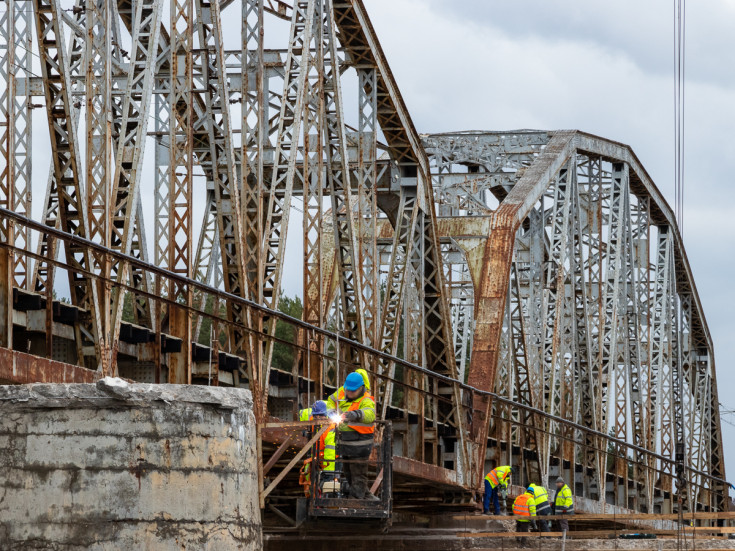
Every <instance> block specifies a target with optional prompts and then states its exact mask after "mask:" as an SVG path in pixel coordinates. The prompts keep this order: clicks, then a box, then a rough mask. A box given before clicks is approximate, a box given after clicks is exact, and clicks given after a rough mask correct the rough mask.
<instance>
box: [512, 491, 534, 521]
mask: <svg viewBox="0 0 735 551" xmlns="http://www.w3.org/2000/svg"><path fill="white" fill-rule="evenodd" d="M513 514H514V515H518V516H519V517H521V518H519V519H518V521H519V522H528V521H529V520H531V518H530V517H535V516H536V503H535V502H534V500H533V495H532V494H530V493H528V492H526V493H525V494H521V495H519V496H518V497H517V498H516V499H515V501H514V502H513Z"/></svg>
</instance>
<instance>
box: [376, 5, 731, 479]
mask: <svg viewBox="0 0 735 551" xmlns="http://www.w3.org/2000/svg"><path fill="white" fill-rule="evenodd" d="M365 4H366V6H367V8H368V12H369V14H370V17H371V19H372V21H373V24H374V26H375V29H376V31H377V33H378V36H379V38H380V41H381V43H382V45H383V49H384V50H385V53H386V56H387V58H388V61H389V63H390V66H391V68H392V70H393V73H394V75H395V77H396V80H397V81H398V85H399V87H400V89H401V92H402V94H403V98H404V100H405V102H406V104H407V106H408V109H409V111H410V113H411V116H412V117H413V121H414V123H415V125H416V127H417V129H418V131H419V132H422V133H424V132H444V131H451V130H470V129H477V130H509V129H516V128H540V129H551V130H554V129H563V128H576V129H580V130H584V131H588V132H592V133H594V134H599V135H601V136H604V137H606V138H610V139H613V140H617V141H621V142H623V143H627V144H629V145H630V146H632V148H633V150H634V151H635V152H636V153H637V154H638V156H639V158H640V159H641V161H642V163H643V165H644V166H645V167H646V169H647V170H648V172H649V174H650V175H651V177H652V178H653V179H654V181H655V182H656V184H657V185H658V187H659V188H660V189H661V191H662V192H663V193H664V195H665V196H666V198H667V199H668V200H669V202H670V203H671V204H673V196H674V186H673V173H674V171H673V168H674V156H673V155H674V148H673V128H674V120H673V112H674V111H673V1H672V0H647V1H645V2H640V1H635V0H617V1H616V2H602V1H590V0H553V1H541V0H512V1H505V2H501V1H498V0H463V1H462V2H457V1H454V0H365ZM686 23H687V43H686V44H687V72H686V77H687V83H686V174H685V186H686V189H685V213H684V241H685V244H686V247H687V253H688V255H689V260H690V262H691V264H692V269H693V271H694V275H695V280H696V283H697V288H698V290H699V294H700V297H701V299H702V302H703V303H704V308H705V312H706V315H707V319H708V322H709V327H710V330H711V332H712V335H713V337H714V342H715V354H716V362H717V363H716V365H717V374H718V387H719V395H720V401H721V402H722V403H723V404H724V406H725V407H726V408H728V409H731V410H735V395H733V393H732V392H730V391H729V389H732V388H735V373H733V369H732V367H733V357H735V321H733V317H734V316H735V284H734V283H733V274H735V186H733V174H734V173H735V149H734V146H735V139H734V138H733V129H734V128H735V67H734V64H733V55H732V52H733V51H735V32H733V31H734V30H735V0H698V1H697V2H689V3H688V4H687V20H686ZM726 421H729V422H735V416H732V415H729V416H723V439H724V441H725V452H726V458H727V459H726V466H727V472H728V474H729V478H731V479H735V427H734V426H732V425H729V424H727V423H726Z"/></svg>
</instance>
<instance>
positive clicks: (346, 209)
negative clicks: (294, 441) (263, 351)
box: [318, 0, 365, 363]
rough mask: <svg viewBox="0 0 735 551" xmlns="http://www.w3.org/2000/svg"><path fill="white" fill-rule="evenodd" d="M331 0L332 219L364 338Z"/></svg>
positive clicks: (348, 303) (342, 277)
mask: <svg viewBox="0 0 735 551" xmlns="http://www.w3.org/2000/svg"><path fill="white" fill-rule="evenodd" d="M332 10H333V8H332V2H331V0H326V1H325V3H324V4H323V6H322V17H321V21H320V25H321V27H322V30H321V33H320V35H318V36H320V38H321V40H322V43H323V44H322V48H321V50H322V53H323V56H324V130H325V132H326V136H325V147H326V158H327V180H328V182H329V188H330V197H331V200H332V219H333V221H334V228H335V245H336V249H337V273H338V276H339V285H340V293H339V298H340V301H341V307H342V311H343V316H344V328H343V329H344V331H345V333H346V336H347V337H349V338H351V339H354V340H357V341H359V342H365V327H364V325H363V315H362V312H363V305H362V298H363V297H362V277H361V276H360V266H359V247H358V235H357V226H356V224H355V211H354V207H353V205H354V200H355V198H356V195H357V194H356V190H355V189H353V186H352V178H351V177H350V176H351V174H350V166H349V161H348V153H347V135H346V129H345V124H344V119H343V108H342V86H341V84H340V77H341V72H340V63H339V58H338V56H337V38H336V29H335V27H334V25H333V20H334V15H333V11H332ZM345 352H346V353H347V354H348V356H346V359H348V360H349V361H351V362H353V363H355V362H357V361H358V355H357V353H356V352H355V351H354V350H352V349H348V348H347V347H345Z"/></svg>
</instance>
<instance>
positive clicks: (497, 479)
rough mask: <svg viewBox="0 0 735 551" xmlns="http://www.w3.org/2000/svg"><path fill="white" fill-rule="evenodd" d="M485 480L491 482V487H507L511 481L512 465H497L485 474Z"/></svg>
mask: <svg viewBox="0 0 735 551" xmlns="http://www.w3.org/2000/svg"><path fill="white" fill-rule="evenodd" d="M485 480H487V481H488V482H489V483H490V487H491V488H497V487H498V486H502V487H503V488H507V487H508V482H510V465H503V466H502V467H495V468H494V469H493V470H492V471H490V472H489V473H487V474H486V475H485Z"/></svg>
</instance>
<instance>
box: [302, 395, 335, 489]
mask: <svg viewBox="0 0 735 551" xmlns="http://www.w3.org/2000/svg"><path fill="white" fill-rule="evenodd" d="M326 419H327V403H326V402H325V401H324V400H317V401H316V402H314V404H313V405H312V406H311V407H310V408H306V409H302V410H300V411H299V421H315V420H316V421H324V420H326ZM335 427H336V425H334V424H332V425H330V427H329V429H328V430H327V431H325V432H324V434H322V435H321V437H320V438H319V459H320V461H319V470H320V471H321V472H323V473H327V474H328V475H330V474H332V473H333V472H334V467H335V460H336V455H337V451H336V448H335V443H334V436H335V435H334V429H335ZM313 428H314V427H312V429H313ZM312 461H313V458H309V459H306V460H305V461H304V464H303V466H302V467H301V472H300V473H299V474H300V476H299V484H301V485H302V486H304V492H305V493H306V496H307V497H308V496H309V495H310V493H311V472H312V468H311V467H312ZM322 478H323V479H324V478H326V477H322ZM322 481H323V480H322ZM322 481H318V482H322Z"/></svg>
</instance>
